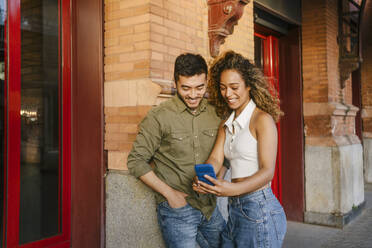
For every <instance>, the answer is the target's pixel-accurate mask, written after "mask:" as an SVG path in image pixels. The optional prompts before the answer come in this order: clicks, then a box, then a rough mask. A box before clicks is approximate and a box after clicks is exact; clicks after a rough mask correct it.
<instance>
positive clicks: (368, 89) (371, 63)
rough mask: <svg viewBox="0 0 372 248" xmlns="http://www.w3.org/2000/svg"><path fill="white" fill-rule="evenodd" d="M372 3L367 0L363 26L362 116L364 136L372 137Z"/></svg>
mask: <svg viewBox="0 0 372 248" xmlns="http://www.w3.org/2000/svg"><path fill="white" fill-rule="evenodd" d="M370 30H372V3H371V1H367V3H366V7H365V14H364V16H363V26H362V55H363V63H362V67H361V74H362V108H363V110H362V118H363V136H364V137H365V138H372V34H371V31H370Z"/></svg>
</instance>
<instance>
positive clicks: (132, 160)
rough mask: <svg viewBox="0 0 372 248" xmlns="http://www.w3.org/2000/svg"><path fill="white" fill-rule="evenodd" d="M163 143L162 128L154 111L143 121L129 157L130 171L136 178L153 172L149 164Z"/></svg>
mask: <svg viewBox="0 0 372 248" xmlns="http://www.w3.org/2000/svg"><path fill="white" fill-rule="evenodd" d="M160 141H161V126H160V123H159V122H158V120H157V119H156V113H155V112H154V111H152V110H150V112H149V113H148V114H147V116H146V117H145V118H144V119H143V120H142V122H141V123H140V127H139V132H138V134H137V137H136V140H135V141H134V143H133V147H132V150H131V152H130V153H129V155H128V162H127V165H128V169H129V172H130V173H131V174H132V175H134V176H135V177H137V178H138V177H140V176H143V175H145V174H147V173H148V172H150V171H152V168H151V166H150V165H149V162H150V160H151V158H152V157H153V156H154V153H155V151H156V150H157V149H158V148H159V145H160Z"/></svg>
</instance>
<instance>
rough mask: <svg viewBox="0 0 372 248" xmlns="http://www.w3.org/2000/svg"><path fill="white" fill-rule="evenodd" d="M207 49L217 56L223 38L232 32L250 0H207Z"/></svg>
mask: <svg viewBox="0 0 372 248" xmlns="http://www.w3.org/2000/svg"><path fill="white" fill-rule="evenodd" d="M207 1H208V26H209V28H208V36H209V50H210V54H211V56H212V57H217V56H218V54H219V50H220V46H221V45H222V44H223V43H224V42H225V38H226V37H227V36H228V35H230V34H232V33H233V32H234V26H235V25H237V24H238V20H239V19H240V18H241V17H242V15H243V11H244V7H245V5H247V4H248V3H249V1H250V0H207Z"/></svg>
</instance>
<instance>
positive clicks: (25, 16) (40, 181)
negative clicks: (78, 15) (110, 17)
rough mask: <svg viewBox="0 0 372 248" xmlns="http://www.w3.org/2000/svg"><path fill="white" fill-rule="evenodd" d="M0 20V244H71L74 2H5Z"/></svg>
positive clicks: (0, 7) (1, 2) (0, 8)
mask: <svg viewBox="0 0 372 248" xmlns="http://www.w3.org/2000/svg"><path fill="white" fill-rule="evenodd" d="M0 19H1V20H0V27H1V28H0V32H2V34H0V37H1V38H2V39H3V40H2V42H0V44H1V46H2V47H1V48H0V51H1V49H2V50H3V51H4V52H3V53H2V54H1V53H0V55H1V56H2V57H1V58H0V59H1V61H0V69H1V63H4V68H5V70H4V80H1V81H0V82H1V83H2V87H1V89H2V91H1V94H2V96H1V100H2V104H1V110H2V112H1V113H2V116H1V117H2V119H1V121H0V123H1V126H2V129H1V130H0V131H1V140H2V141H3V142H2V150H1V152H2V157H1V158H2V159H1V160H2V161H1V170H2V180H1V187H2V188H1V193H2V198H1V201H2V202H1V205H2V216H1V217H2V225H1V229H2V235H1V241H2V242H1V245H0V247H9V248H13V247H70V236H71V235H70V205H71V204H70V202H71V201H70V196H71V194H70V192H71V187H70V185H71V183H70V182H71V173H70V170H71V152H70V151H71V93H70V92H71V69H70V64H71V63H70V53H71V52H70V50H71V48H70V40H71V39H70V33H71V32H70V1H69V0H22V1H21V0H0ZM0 75H1V74H0Z"/></svg>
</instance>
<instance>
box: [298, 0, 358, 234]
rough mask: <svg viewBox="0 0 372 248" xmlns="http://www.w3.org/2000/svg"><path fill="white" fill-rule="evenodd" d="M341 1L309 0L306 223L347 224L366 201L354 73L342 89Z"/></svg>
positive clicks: (305, 17)
mask: <svg viewBox="0 0 372 248" xmlns="http://www.w3.org/2000/svg"><path fill="white" fill-rule="evenodd" d="M337 2H338V1H337V0H330V1H326V0H313V1H303V4H302V42H303V43H302V48H303V89H304V93H303V101H304V105H303V106H304V121H305V127H304V129H305V194H306V196H305V206H306V207H305V222H308V223H316V224H323V225H331V226H338V227H341V226H343V225H344V224H345V223H347V222H348V220H349V219H350V216H351V214H352V213H353V210H355V209H357V208H358V206H360V205H361V204H362V203H363V202H364V185H363V149H362V146H361V143H360V140H359V139H358V137H357V136H356V134H355V115H356V112H357V111H358V108H356V107H355V106H353V105H352V104H351V103H352V90H351V80H350V78H349V79H347V80H346V82H345V87H344V88H341V83H340V72H339V67H338V65H339V63H338V53H339V52H338V51H339V47H338V44H337V34H338V13H337Z"/></svg>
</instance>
